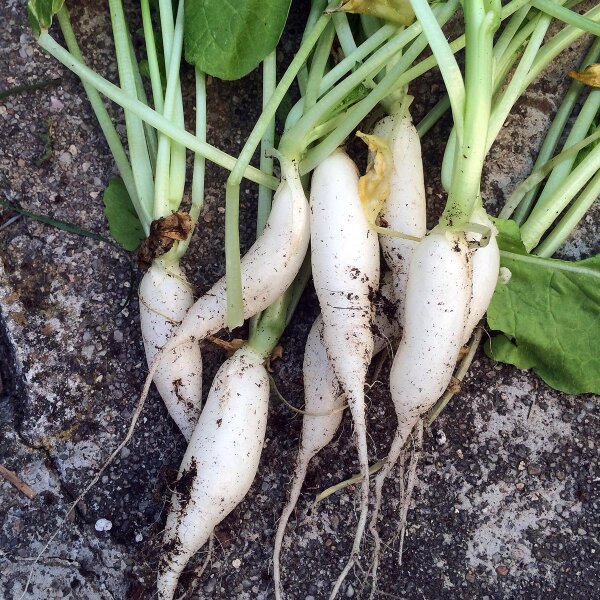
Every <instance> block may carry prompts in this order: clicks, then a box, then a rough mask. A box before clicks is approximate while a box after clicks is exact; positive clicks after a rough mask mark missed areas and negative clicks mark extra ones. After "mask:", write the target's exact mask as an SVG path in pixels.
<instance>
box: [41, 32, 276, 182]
mask: <svg viewBox="0 0 600 600" xmlns="http://www.w3.org/2000/svg"><path fill="white" fill-rule="evenodd" d="M38 44H39V45H40V47H41V48H43V49H44V50H46V52H48V53H49V54H50V55H52V56H53V57H54V58H55V59H56V60H58V61H59V62H60V63H62V64H63V65H64V66H65V67H67V68H68V69H69V70H71V71H73V73H75V74H76V75H78V76H79V77H80V78H81V79H82V80H83V81H85V82H86V83H89V84H90V85H91V86H93V87H94V88H95V89H96V90H98V91H99V92H100V93H102V94H104V95H105V96H106V97H107V98H109V99H111V100H112V101H113V102H116V103H117V104H118V105H119V106H121V107H122V108H124V109H127V110H129V111H130V112H131V113H133V114H135V115H137V116H139V117H140V118H142V119H143V120H144V121H147V122H148V123H149V124H150V125H152V126H153V127H154V128H155V129H157V130H158V131H160V132H161V133H165V134H166V135H168V136H169V137H170V138H171V139H173V140H175V141H177V142H179V143H180V144H182V145H183V146H186V147H187V148H189V149H190V150H192V152H197V153H199V154H201V155H202V156H204V157H205V158H207V159H208V160H210V161H212V162H214V163H215V164H217V165H219V166H221V167H223V168H225V169H228V170H231V169H233V167H234V166H235V164H236V159H235V158H234V157H233V156H231V155H229V154H227V153H226V152H223V151H222V150H219V149H218V148H215V147H214V146H212V145H210V144H207V143H206V142H203V141H201V140H199V139H198V138H197V137H195V136H194V135H192V134H191V133H189V132H187V131H185V130H183V129H181V128H180V127H177V126H176V125H174V124H173V123H171V122H170V121H169V120H168V119H165V118H164V117H163V116H162V115H161V114H159V113H157V112H156V111H155V110H152V109H151V108H150V107H149V106H146V105H145V104H143V103H142V102H140V101H139V100H136V99H135V98H131V97H130V96H129V95H128V94H126V93H125V92H123V90H121V88H119V87H117V86H116V85H114V84H112V83H110V81H107V80H106V79H104V78H103V77H101V76H100V75H98V74H97V73H95V72H94V71H92V70H91V69H90V68H89V67H87V66H86V65H85V64H84V63H82V62H81V61H80V60H78V59H77V58H75V57H74V56H73V55H71V54H70V53H69V52H67V51H66V50H65V49H64V48H63V47H62V46H61V45H60V44H58V43H57V42H56V41H55V40H54V39H53V38H52V36H51V35H50V34H49V33H48V32H46V31H43V32H42V33H41V34H40V36H39V38H38ZM244 177H246V178H247V179H249V180H250V181H254V182H255V183H258V184H260V185H266V186H268V187H270V188H271V189H273V190H274V189H277V186H278V185H279V181H278V179H276V178H275V177H273V176H271V175H267V174H266V173H263V172H262V171H260V170H259V169H256V168H254V167H248V168H247V169H246V170H245V171H244Z"/></svg>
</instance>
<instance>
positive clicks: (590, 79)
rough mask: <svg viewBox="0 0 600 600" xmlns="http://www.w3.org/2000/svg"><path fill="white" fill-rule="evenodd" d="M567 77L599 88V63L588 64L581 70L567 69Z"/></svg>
mask: <svg viewBox="0 0 600 600" xmlns="http://www.w3.org/2000/svg"><path fill="white" fill-rule="evenodd" d="M569 77H571V78H572V79H576V80H577V81H581V83H585V85H589V86H590V87H595V88H600V64H598V63H596V64H594V65H588V66H587V67H586V68H585V69H584V70H583V71H569Z"/></svg>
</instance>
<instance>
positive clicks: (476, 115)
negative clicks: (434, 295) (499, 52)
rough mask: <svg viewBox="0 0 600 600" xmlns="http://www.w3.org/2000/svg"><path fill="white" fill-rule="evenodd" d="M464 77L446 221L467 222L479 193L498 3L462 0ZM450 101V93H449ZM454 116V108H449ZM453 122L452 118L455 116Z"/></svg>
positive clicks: (444, 215) (488, 112)
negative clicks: (462, 102)
mask: <svg viewBox="0 0 600 600" xmlns="http://www.w3.org/2000/svg"><path fill="white" fill-rule="evenodd" d="M464 11H465V35H466V44H465V81H466V99H465V109H464V110H465V112H464V135H463V137H462V141H461V136H460V135H459V133H460V128H459V127H456V131H457V144H458V146H459V147H460V153H457V159H456V161H455V164H454V170H453V176H452V182H451V185H450V192H449V195H448V201H447V203H446V208H445V209H444V214H443V216H442V219H443V221H444V222H445V223H446V224H447V225H453V226H457V225H462V224H464V223H466V222H468V220H469V218H470V216H471V213H472V212H473V207H474V206H475V202H476V201H477V198H478V197H479V187H480V185H481V174H482V171H483V164H484V162H485V156H486V139H485V136H483V135H481V131H482V130H483V131H485V130H486V125H487V123H488V122H489V119H490V113H491V104H492V93H493V83H494V82H493V64H494V59H493V51H494V32H495V31H496V29H497V28H498V25H499V24H500V4H499V3H498V4H496V3H494V2H492V3H490V5H489V6H486V2H482V1H480V0H465V4H464ZM450 101H451V102H452V94H451V93H450ZM453 116H454V111H453ZM455 122H456V120H455Z"/></svg>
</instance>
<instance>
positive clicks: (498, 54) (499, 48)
mask: <svg viewBox="0 0 600 600" xmlns="http://www.w3.org/2000/svg"><path fill="white" fill-rule="evenodd" d="M530 10H531V6H529V5H527V6H524V7H523V8H521V9H519V10H518V11H517V12H516V13H515V14H514V15H512V17H511V18H510V20H509V21H508V23H507V24H506V26H505V27H504V29H503V30H502V33H501V34H500V35H499V36H498V39H497V40H496V43H495V44H494V61H495V63H496V64H498V62H499V61H500V60H501V59H502V57H503V56H505V54H507V53H508V48H509V46H510V43H511V41H512V40H513V39H514V37H515V35H516V34H517V32H518V31H519V29H520V28H521V25H522V24H523V21H524V20H525V19H526V18H527V15H528V14H529V11H530Z"/></svg>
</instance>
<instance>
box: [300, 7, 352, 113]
mask: <svg viewBox="0 0 600 600" xmlns="http://www.w3.org/2000/svg"><path fill="white" fill-rule="evenodd" d="M344 16H345V15H344ZM334 17H335V15H334ZM334 37H335V28H334V27H333V25H332V24H331V23H329V24H328V25H327V27H326V28H325V30H324V31H323V33H322V35H321V37H320V38H319V41H318V42H317V47H316V48H315V52H314V55H313V59H312V62H311V64H310V70H309V73H308V81H307V83H306V94H305V95H304V110H305V111H307V110H310V109H311V108H312V107H313V106H314V105H315V104H316V103H317V97H318V96H319V86H320V84H321V81H322V80H323V74H324V73H325V68H326V67H327V61H328V60H329V55H330V53H331V46H332V44H333V38H334Z"/></svg>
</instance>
